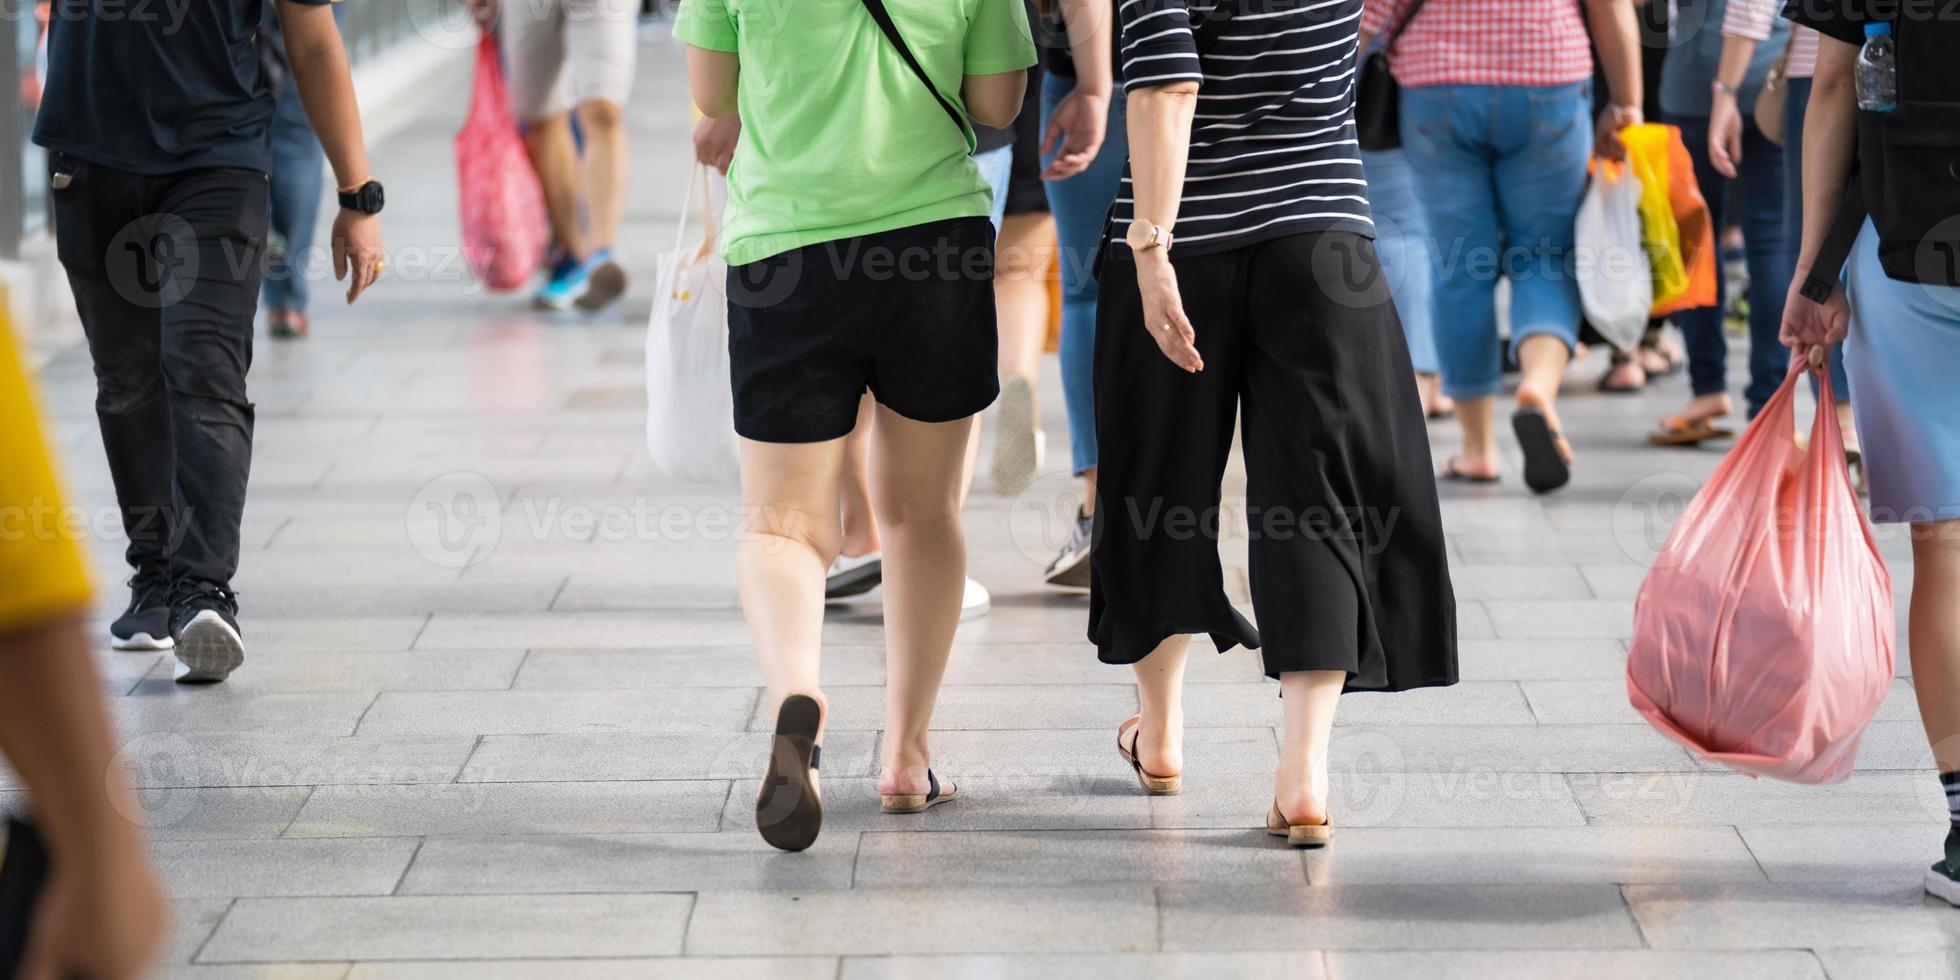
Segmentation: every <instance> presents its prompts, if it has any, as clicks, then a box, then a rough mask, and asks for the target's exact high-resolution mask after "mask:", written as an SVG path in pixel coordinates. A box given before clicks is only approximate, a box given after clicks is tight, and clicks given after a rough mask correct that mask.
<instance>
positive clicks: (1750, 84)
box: [1653, 0, 1790, 445]
mask: <svg viewBox="0 0 1960 980" xmlns="http://www.w3.org/2000/svg"><path fill="white" fill-rule="evenodd" d="M1674 2H1675V4H1676V8H1675V9H1676V16H1675V18H1674V22H1673V23H1674V39H1675V40H1676V42H1677V43H1676V44H1675V46H1674V49H1673V50H1672V51H1670V52H1669V54H1668V58H1667V64H1666V65H1665V66H1664V67H1663V68H1662V69H1661V106H1660V107H1661V112H1662V113H1663V115H1664V116H1665V118H1666V119H1667V121H1668V122H1669V123H1672V124H1674V125H1675V126H1678V127H1680V129H1681V139H1682V141H1683V142H1684V143H1686V144H1687V146H1688V155H1689V156H1690V157H1691V158H1693V160H1694V165H1695V182H1696V183H1697V184H1698V185H1699V186H1700V187H1701V195H1702V197H1703V198H1704V199H1705V200H1707V202H1708V216H1709V220H1710V221H1711V223H1712V227H1714V228H1716V229H1718V230H1719V229H1723V228H1727V227H1729V226H1730V225H1731V224H1735V225H1739V226H1740V227H1741V229H1742V237H1743V254H1744V256H1745V257H1746V259H1747V261H1748V269H1749V385H1748V387H1747V389H1746V390H1745V392H1744V397H1745V399H1746V400H1747V401H1748V405H1749V417H1750V418H1754V417H1755V415H1756V412H1757V411H1759V410H1761V408H1762V407H1763V405H1764V404H1765V403H1766V402H1768V401H1769V398H1770V396H1771V395H1773V394H1775V393H1776V389H1777V388H1779V387H1781V386H1782V384H1783V377H1784V374H1785V369H1787V368H1788V367H1789V358H1790V354H1789V352H1788V351H1786V350H1784V349H1783V345H1782V344H1780V343H1778V342H1777V340H1776V335H1777V331H1778V328H1779V326H1780V325H1781V324H1782V321H1783V294H1784V293H1785V292H1787V291H1788V290H1789V288H1790V279H1789V276H1790V265H1789V259H1790V256H1789V251H1788V245H1787V242H1786V238H1785V235H1784V226H1783V204H1784V193H1783V148H1782V147H1781V146H1778V145H1777V144H1776V143H1774V142H1772V141H1771V140H1770V139H1769V137H1767V136H1765V135H1763V131H1762V129H1761V127H1759V126H1757V125H1756V121H1755V119H1754V114H1753V113H1751V114H1750V115H1749V116H1747V117H1745V116H1744V115H1743V114H1742V112H1741V111H1740V108H1739V107H1740V106H1745V105H1746V106H1754V105H1755V104H1756V98H1757V96H1759V95H1760V94H1761V93H1762V89H1763V84H1764V82H1765V80H1766V79H1767V78H1768V77H1769V72H1770V68H1771V67H1772V66H1773V65H1774V64H1775V62H1776V58H1777V55H1778V53H1779V52H1781V50H1782V48H1783V45H1784V44H1785V43H1786V42H1787V40H1788V37H1789V27H1788V25H1787V24H1785V23H1784V22H1783V21H1781V20H1779V19H1777V18H1775V17H1773V16H1770V14H1771V11H1770V10H1769V9H1766V8H1769V7H1771V6H1773V5H1774V0H1674ZM1732 12H1733V14H1734V16H1731V13H1732ZM1697 28H1699V29H1697ZM1731 31H1733V32H1736V33H1739V34H1743V35H1744V36H1747V37H1752V38H1755V39H1757V40H1760V41H1765V42H1767V43H1761V44H1752V45H1748V46H1747V47H1745V46H1743V45H1740V44H1727V43H1726V41H1727V35H1728V33H1729V32H1731ZM1757 35H1761V36H1760V37H1757ZM1718 115H1719V116H1720V117H1721V118H1722V119H1723V121H1724V132H1722V133H1720V134H1719V135H1720V137H1721V139H1720V141H1719V144H1718V143H1717V141H1716V139H1715V137H1716V135H1718V134H1716V133H1715V132H1714V131H1713V125H1712V123H1713V121H1714V117H1715V116H1718ZM1738 124H1739V125H1738ZM1738 130H1739V131H1738ZM1718 145H1719V146H1720V149H1721V153H1722V156H1723V158H1724V160H1725V161H1726V163H1727V164H1728V167H1727V169H1726V170H1724V169H1723V168H1721V167H1718V166H1717V165H1716V161H1715V156H1714V154H1715V152H1716V149H1717V146H1718ZM1731 174H1733V175H1734V178H1733V179H1734V181H1735V183H1733V184H1732V183H1731V177H1730V175H1731ZM1732 189H1734V190H1735V191H1736V194H1735V195H1734V197H1735V201H1734V202H1732V201H1731V190H1732ZM1732 203H1734V204H1737V205H1739V207H1740V213H1739V214H1732V213H1731V205H1732ZM1726 280H1727V277H1726V276H1722V275H1717V276H1716V277H1715V304H1714V305H1713V306H1706V307H1702V308H1700V309H1694V310H1683V311H1682V312H1680V313H1677V314H1675V317H1674V322H1675V323H1676V324H1678V325H1679V326H1680V327H1681V335H1682V338H1683V339H1684V340H1685V341H1686V342H1687V346H1688V380H1689V384H1690V386H1691V389H1692V391H1693V396H1692V397H1691V398H1690V399H1689V401H1688V405H1687V407H1686V408H1684V409H1682V410H1681V411H1680V412H1679V413H1677V414H1674V415H1671V416H1668V417H1667V418H1665V419H1662V420H1661V423H1660V431H1658V432H1656V433H1655V434H1654V436H1653V441H1654V442H1657V443H1661V444H1666V445H1681V444H1690V445H1691V444H1694V443H1698V442H1701V441H1704V440H1706V439H1709V438H1714V437H1716V436H1718V435H1725V434H1726V431H1725V430H1724V429H1722V428H1720V427H1719V426H1717V424H1716V423H1717V422H1718V421H1719V420H1720V419H1722V418H1724V417H1726V416H1727V415H1729V414H1730V413H1731V412H1732V411H1733V410H1734V408H1733V406H1732V404H1731V403H1730V401H1729V394H1728V384H1729V379H1728V373H1729V369H1728V346H1729V345H1728V339H1727V337H1726V336H1725V335H1724V333H1723V322H1722V321H1723V317H1724V311H1725V310H1727V309H1728V303H1727V292H1728V283H1727V281H1726Z"/></svg>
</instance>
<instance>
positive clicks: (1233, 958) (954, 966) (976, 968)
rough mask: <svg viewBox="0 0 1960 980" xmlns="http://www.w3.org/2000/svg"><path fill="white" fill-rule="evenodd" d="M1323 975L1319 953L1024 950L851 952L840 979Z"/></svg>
mask: <svg viewBox="0 0 1960 980" xmlns="http://www.w3.org/2000/svg"><path fill="white" fill-rule="evenodd" d="M928 976H929V977H937V978H940V980H1075V978H1077V977H1137V978H1146V980H1201V978H1205V980H1208V978H1211V977H1237V978H1240V980H1322V978H1324V977H1326V976H1327V974H1326V973H1325V972H1324V970H1323V967H1322V963H1321V954H1319V953H1307V952H1291V953H1054V954H1030V955H1021V956H877V957H872V956H851V957H846V958H845V959H844V968H843V971H842V973H841V974H840V975H839V980H900V978H905V977H928Z"/></svg>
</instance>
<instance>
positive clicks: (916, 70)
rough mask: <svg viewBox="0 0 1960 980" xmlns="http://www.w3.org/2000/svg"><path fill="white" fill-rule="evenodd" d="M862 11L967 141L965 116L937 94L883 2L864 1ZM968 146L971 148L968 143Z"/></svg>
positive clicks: (930, 78) (936, 89) (878, 0)
mask: <svg viewBox="0 0 1960 980" xmlns="http://www.w3.org/2000/svg"><path fill="white" fill-rule="evenodd" d="M864 9H865V10H868V11H870V12H871V19H872V20H875V21H877V22H878V29H879V30H881V31H884V32H885V38H886V40H889V41H891V43H892V47H894V48H897V49H898V56H899V57H901V58H904V59H905V64H906V66H907V67H910V68H911V69H912V74H914V75H917V76H919V81H920V82H921V83H922V84H924V85H925V87H926V91H928V92H931V93H932V97H933V98H934V99H936V100H938V102H939V107H940V108H941V109H944V110H946V118H948V119H951V120H952V121H953V125H954V126H957V127H959V131H960V138H961V139H967V138H968V137H967V132H966V116H965V115H963V114H961V112H960V110H959V107H958V106H955V105H953V103H951V102H948V101H947V100H946V97H945V96H944V95H941V94H939V86H937V85H934V84H933V83H932V76H930V75H927V74H926V70H925V68H924V67H923V66H921V65H920V64H919V59H917V58H914V57H912V49H911V48H910V47H909V46H907V45H906V43H905V35H903V34H900V33H899V32H898V25H897V24H894V23H892V13H891V11H889V10H886V9H885V0H864ZM968 145H969V146H971V143H970V141H969V144H968Z"/></svg>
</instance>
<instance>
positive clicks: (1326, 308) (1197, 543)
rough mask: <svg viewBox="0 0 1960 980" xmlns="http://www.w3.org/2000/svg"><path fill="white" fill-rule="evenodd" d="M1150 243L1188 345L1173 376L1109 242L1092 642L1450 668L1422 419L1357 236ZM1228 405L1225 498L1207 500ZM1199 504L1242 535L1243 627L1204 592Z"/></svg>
mask: <svg viewBox="0 0 1960 980" xmlns="http://www.w3.org/2000/svg"><path fill="white" fill-rule="evenodd" d="M1171 262H1172V265H1173V267H1174V268H1175V269H1176V270H1177V274H1178V287H1179V290H1180V292H1181V293H1182V294H1183V298H1184V309H1185V313H1186V315H1187V316H1188V317H1189V318H1190V320H1191V323H1192V325H1193V327H1194V328H1195V329H1196V331H1197V337H1198V340H1197V344H1198V351H1199V353H1200V354H1201V355H1202V356H1203V358H1204V362H1205V369H1204V370H1203V371H1202V372H1199V373H1198V374H1195V375H1194V374H1189V373H1186V372H1185V371H1184V370H1182V369H1181V368H1179V367H1177V366H1176V365H1175V364H1172V363H1171V362H1170V360H1169V359H1168V358H1166V357H1164V355H1163V353H1162V351H1160V350H1159V349H1158V347H1157V343H1156V340H1155V339H1154V338H1153V337H1152V336H1151V334H1150V329H1151V327H1150V326H1148V325H1146V324H1145V323H1144V322H1143V308H1142V301H1141V299H1140V297H1139V296H1138V292H1137V270H1136V266H1135V264H1134V261H1133V259H1132V257H1131V255H1130V253H1129V251H1128V250H1127V249H1125V248H1122V247H1120V246H1118V247H1112V248H1110V249H1109V250H1108V252H1107V254H1106V255H1105V257H1104V262H1103V268H1102V288H1101V300H1100V305H1099V308H1098V310H1097V319H1096V362H1095V364H1096V367H1095V391H1096V434H1097V438H1098V440H1099V442H1100V445H1101V450H1100V455H1099V457H1098V460H1097V466H1098V473H1097V505H1096V527H1095V547H1094V551H1093V558H1092V560H1091V564H1092V586H1091V596H1090V613H1089V638H1090V640H1091V641H1092V642H1094V643H1095V644H1096V646H1097V648H1098V655H1099V656H1100V658H1101V659H1102V660H1103V661H1104V662H1105V663H1112V664H1129V663H1135V662H1137V661H1138V660H1141V659H1143V658H1144V657H1145V656H1147V655H1148V654H1149V653H1150V651H1151V650H1152V649H1154V648H1155V647H1156V646H1157V645H1158V644H1159V643H1161V642H1162V641H1163V640H1164V639H1166V638H1167V637H1170V636H1173V635H1178V634H1186V633H1208V634H1210V635H1211V637H1212V640H1213V641H1214V642H1215V643H1216V644H1217V646H1218V648H1219V649H1220V650H1226V649H1230V648H1231V647H1233V646H1235V645H1240V644H1243V645H1245V646H1247V647H1254V648H1258V649H1260V651H1261V653H1262V656H1263V658H1264V661H1265V670H1266V673H1267V675H1269V676H1272V677H1278V676H1279V675H1280V674H1282V673H1285V672H1288V671H1299V670H1341V671H1346V672H1347V674H1348V685H1347V686H1348V689H1349V690H1405V689H1408V688H1415V687H1429V686H1437V685H1445V684H1453V683H1455V682H1456V679H1457V669H1456V600H1455V596H1454V593H1453V591H1452V589H1451V585H1450V576H1449V566H1448V560H1447V557H1446V555H1445V551H1444V543H1443V527H1442V516H1441V513H1440V511H1439V508H1438V506H1437V500H1436V484H1435V477H1434V475H1433V472H1432V470H1431V463H1430V456H1429V439H1428V433H1427V430H1426V427H1425V425H1424V422H1423V419H1422V412H1421V408H1420V404H1419V399H1418V397H1417V394H1416V390H1415V372H1414V369H1413V368H1412V367H1411V366H1410V363H1409V353H1408V348H1407V345H1406V344H1405V342H1404V340H1403V337H1402V328H1401V321H1400V319H1399V318H1398V317H1397V315H1396V312H1395V307H1394V304H1393V303H1392V301H1391V300H1390V298H1389V289H1388V285H1387V283H1386V282H1385V281H1384V278H1383V273H1382V270H1381V266H1380V263H1379V262H1378V261H1377V259H1376V256H1375V249H1374V242H1373V241H1371V240H1370V239H1368V238H1366V237H1365V236H1362V235H1358V234H1355V233H1352V232H1342V231H1328V232H1319V233H1311V234H1295V235H1287V236H1284V237H1278V238H1271V239H1267V240H1264V241H1260V242H1256V243H1253V244H1249V245H1246V246H1243V247H1240V248H1236V249H1232V250H1230V251H1220V252H1211V253H1203V254H1198V255H1188V254H1174V255H1173V257H1172V260H1171ZM1235 423H1241V424H1242V430H1243V433H1242V435H1243V444H1244V456H1245V467H1246V477H1247V483H1246V499H1245V507H1244V510H1243V512H1242V513H1239V512H1222V511H1221V506H1220V504H1221V501H1220V493H1221V484H1222V481H1223V477H1224V473H1225V465H1226V461H1227V459H1228V457H1229V456H1230V453H1231V449H1232V438H1233V431H1234V425H1235ZM1235 506H1236V505H1235ZM1221 520H1222V521H1227V522H1235V524H1236V526H1239V527H1241V528H1243V529H1244V531H1245V532H1246V534H1247V536H1248V537H1249V539H1250V540H1249V551H1250V556H1251V579H1252V605H1253V611H1254V614H1255V615H1256V616H1257V618H1258V620H1259V625H1258V628H1257V629H1255V628H1254V627H1253V626H1252V625H1251V624H1249V623H1247V622H1246V621H1245V618H1244V617H1243V616H1241V615H1240V614H1239V613H1238V611H1237V610H1235V609H1234V608H1233V607H1232V605H1231V603H1230V601H1229V600H1227V598H1226V596H1225V590H1224V581H1223V573H1222V571H1221V569H1220V566H1219V559H1218V535H1219V527H1220V522H1221Z"/></svg>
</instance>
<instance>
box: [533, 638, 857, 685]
mask: <svg viewBox="0 0 1960 980" xmlns="http://www.w3.org/2000/svg"><path fill="white" fill-rule="evenodd" d="M737 628H739V627H737ZM823 682H824V684H826V685H835V686H846V685H852V684H859V685H875V684H883V683H884V682H885V650H884V648H883V647H881V646H877V647H874V646H831V647H826V648H824V651H823ZM761 685H762V670H761V668H760V667H757V666H756V662H755V651H754V650H753V649H752V648H750V647H747V646H714V647H671V648H662V649H655V650H533V651H531V655H530V656H529V657H528V658H526V659H525V661H524V667H523V669H522V670H520V671H518V675H517V688H518V689H519V690H569V689H578V688H628V687H646V688H655V687H657V688H677V687H760V686H761Z"/></svg>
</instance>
